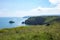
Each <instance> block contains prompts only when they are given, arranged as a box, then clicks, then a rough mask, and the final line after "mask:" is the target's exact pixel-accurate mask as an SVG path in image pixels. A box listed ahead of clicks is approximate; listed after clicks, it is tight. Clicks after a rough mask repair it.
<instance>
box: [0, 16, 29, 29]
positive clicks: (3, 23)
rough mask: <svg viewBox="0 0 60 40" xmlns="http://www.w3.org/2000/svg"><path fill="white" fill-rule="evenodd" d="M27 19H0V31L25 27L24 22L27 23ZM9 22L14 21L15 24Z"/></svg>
mask: <svg viewBox="0 0 60 40" xmlns="http://www.w3.org/2000/svg"><path fill="white" fill-rule="evenodd" d="M27 19H28V18H25V17H0V29H2V28H14V27H19V26H25V24H22V22H25V20H27ZM9 21H14V23H9Z"/></svg>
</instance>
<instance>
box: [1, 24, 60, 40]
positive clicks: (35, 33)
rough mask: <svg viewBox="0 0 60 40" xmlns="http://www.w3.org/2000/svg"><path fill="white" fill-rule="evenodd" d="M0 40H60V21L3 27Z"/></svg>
mask: <svg viewBox="0 0 60 40" xmlns="http://www.w3.org/2000/svg"><path fill="white" fill-rule="evenodd" d="M0 40H60V23H55V24H52V25H50V26H46V25H31V26H21V27H16V28H10V29H7V28H6V29H2V30H0Z"/></svg>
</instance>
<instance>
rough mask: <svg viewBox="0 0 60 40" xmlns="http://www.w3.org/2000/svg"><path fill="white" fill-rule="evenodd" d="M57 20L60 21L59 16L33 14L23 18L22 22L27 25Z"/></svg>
mask: <svg viewBox="0 0 60 40" xmlns="http://www.w3.org/2000/svg"><path fill="white" fill-rule="evenodd" d="M58 20H59V22H60V16H34V17H30V18H28V19H27V20H25V22H24V23H25V24H27V25H44V24H48V23H49V24H51V23H54V22H57V21H58Z"/></svg>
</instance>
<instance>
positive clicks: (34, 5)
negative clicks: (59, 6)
mask: <svg viewBox="0 0 60 40" xmlns="http://www.w3.org/2000/svg"><path fill="white" fill-rule="evenodd" d="M51 2H52V1H51ZM51 2H50V1H49V0H0V17H17V16H18V17H19V16H28V15H27V13H28V14H30V15H33V14H34V12H30V11H31V10H33V9H36V10H37V9H39V8H42V9H43V8H44V9H46V8H48V10H49V8H53V9H54V7H55V6H56V4H53V3H51ZM53 2H55V1H54V0H53ZM29 12H30V13H29ZM23 14H24V15H23ZM35 14H36V13H35ZM38 15H39V14H38Z"/></svg>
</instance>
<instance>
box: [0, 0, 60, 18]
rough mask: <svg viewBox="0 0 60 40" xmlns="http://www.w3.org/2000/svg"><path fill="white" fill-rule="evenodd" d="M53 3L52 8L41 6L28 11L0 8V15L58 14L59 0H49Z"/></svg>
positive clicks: (59, 11) (59, 13) (59, 9)
mask: <svg viewBox="0 0 60 40" xmlns="http://www.w3.org/2000/svg"><path fill="white" fill-rule="evenodd" d="M49 2H50V3H51V4H53V5H56V7H54V8H42V7H40V6H39V7H37V8H35V9H31V10H29V11H21V10H17V11H13V12H12V11H9V10H7V9H1V10H0V17H23V16H40V15H60V0H49Z"/></svg>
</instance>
